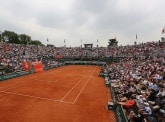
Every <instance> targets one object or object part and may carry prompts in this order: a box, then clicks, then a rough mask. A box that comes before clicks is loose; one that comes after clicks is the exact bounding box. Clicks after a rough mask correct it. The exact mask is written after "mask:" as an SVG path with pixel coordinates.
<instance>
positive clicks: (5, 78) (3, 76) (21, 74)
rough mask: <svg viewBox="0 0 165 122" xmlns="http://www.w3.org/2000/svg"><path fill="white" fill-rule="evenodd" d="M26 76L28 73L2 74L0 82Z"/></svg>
mask: <svg viewBox="0 0 165 122" xmlns="http://www.w3.org/2000/svg"><path fill="white" fill-rule="evenodd" d="M27 74H30V72H28V71H22V72H14V73H8V74H4V75H1V76H0V81H3V80H7V79H10V78H14V77H19V76H23V75H27Z"/></svg>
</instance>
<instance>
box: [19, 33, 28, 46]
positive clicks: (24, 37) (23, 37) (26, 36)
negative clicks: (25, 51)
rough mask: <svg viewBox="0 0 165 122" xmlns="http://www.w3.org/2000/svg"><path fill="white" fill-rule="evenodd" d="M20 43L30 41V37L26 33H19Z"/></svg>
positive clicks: (25, 43)
mask: <svg viewBox="0 0 165 122" xmlns="http://www.w3.org/2000/svg"><path fill="white" fill-rule="evenodd" d="M19 39H20V43H21V44H24V45H27V44H29V43H30V42H31V37H30V36H28V35H26V34H20V35H19Z"/></svg>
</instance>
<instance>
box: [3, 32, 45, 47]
mask: <svg viewBox="0 0 165 122" xmlns="http://www.w3.org/2000/svg"><path fill="white" fill-rule="evenodd" d="M0 36H2V37H1V39H2V40H1V41H4V42H8V43H15V44H24V45H27V44H32V45H43V44H42V43H41V42H40V41H38V40H31V37H30V36H29V35H26V34H17V33H15V32H13V31H7V30H5V31H4V32H3V33H2V34H1V35H0Z"/></svg>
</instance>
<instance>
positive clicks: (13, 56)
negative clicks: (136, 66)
mask: <svg viewBox="0 0 165 122" xmlns="http://www.w3.org/2000/svg"><path fill="white" fill-rule="evenodd" d="M162 45H164V43H163V42H160V41H158V42H148V43H142V44H138V45H127V46H116V47H111V48H107V47H93V48H90V49H86V48H81V47H48V46H35V45H26V46H24V45H21V44H12V43H7V42H0V65H3V66H7V67H10V68H9V69H12V70H18V69H21V68H22V67H21V66H22V64H21V63H22V61H23V60H26V61H32V60H34V59H36V58H37V59H39V60H42V59H43V58H45V57H53V58H54V57H55V56H56V55H57V54H59V55H61V57H67V58H71V57H83V56H87V57H98V58H101V57H127V58H129V57H134V58H135V57H138V58H141V59H143V58H145V57H146V56H150V58H151V57H163V55H164V53H165V50H164V46H162Z"/></svg>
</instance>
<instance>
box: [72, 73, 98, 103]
mask: <svg viewBox="0 0 165 122" xmlns="http://www.w3.org/2000/svg"><path fill="white" fill-rule="evenodd" d="M94 71H95V70H93V71H92V73H91V75H90V76H89V78H88V80H87V82H86V83H85V85H84V86H83V87H82V89H81V91H80V92H79V94H78V95H77V97H76V98H75V100H74V102H73V104H75V102H76V101H77V99H78V97H79V96H80V94H81V93H82V91H83V90H84V88H85V86H86V85H87V84H88V82H89V80H90V78H91V76H92V75H93V72H94Z"/></svg>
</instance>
